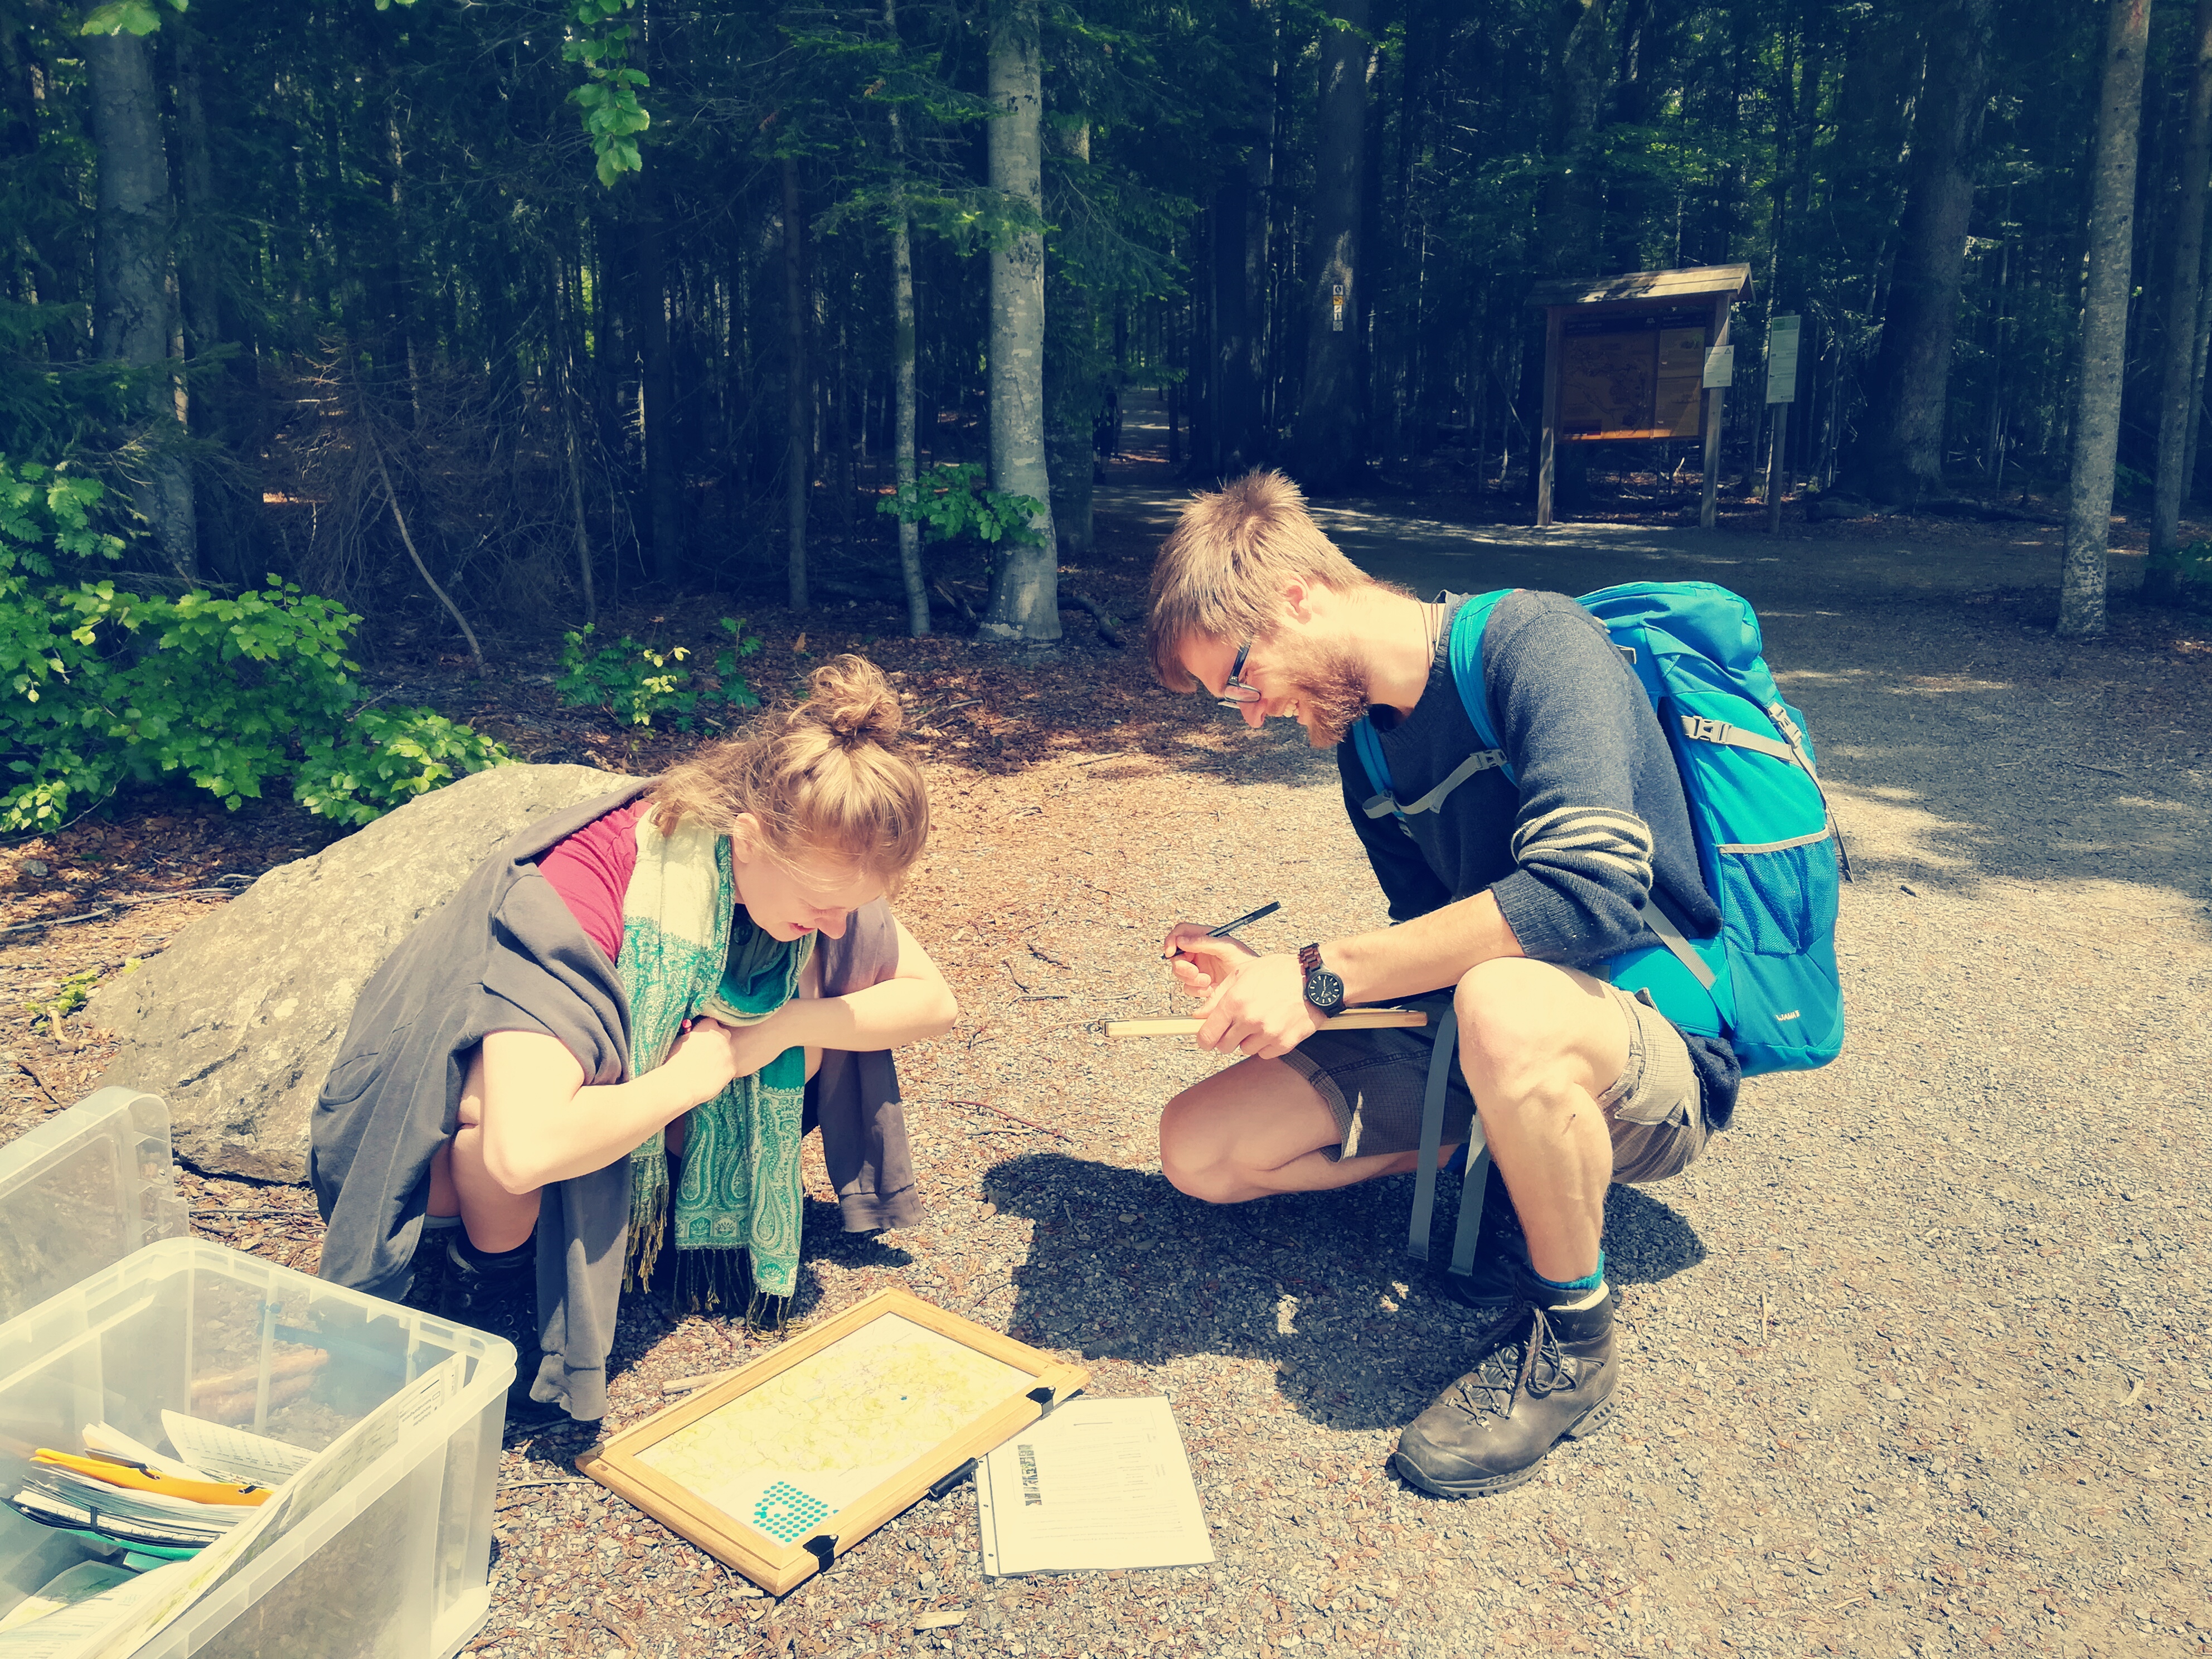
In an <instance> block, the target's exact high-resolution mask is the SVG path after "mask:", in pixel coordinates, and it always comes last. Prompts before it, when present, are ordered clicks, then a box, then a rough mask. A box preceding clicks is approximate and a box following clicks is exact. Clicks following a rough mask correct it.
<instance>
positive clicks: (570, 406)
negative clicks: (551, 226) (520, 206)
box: [551, 253, 599, 627]
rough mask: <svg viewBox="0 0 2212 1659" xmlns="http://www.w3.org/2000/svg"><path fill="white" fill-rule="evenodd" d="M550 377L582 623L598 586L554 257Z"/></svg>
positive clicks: (593, 608) (570, 325)
mask: <svg viewBox="0 0 2212 1659" xmlns="http://www.w3.org/2000/svg"><path fill="white" fill-rule="evenodd" d="M552 274H553V291H552V296H551V298H552V305H553V378H554V380H555V381H556V384H557V391H558V395H559V397H560V399H561V428H562V446H561V447H562V459H563V460H564V461H565V462H566V463H567V465H568V507H569V512H570V515H571V517H572V519H573V520H574V531H575V538H576V579H577V580H578V581H579V582H580V584H581V585H582V586H583V590H584V623H585V625H586V627H589V626H592V625H593V624H595V623H598V621H599V587H598V584H597V583H596V582H595V581H594V580H592V532H591V528H590V526H588V525H587V524H586V521H585V518H584V471H583V461H582V457H581V456H580V454H579V453H578V451H579V449H580V444H579V443H578V441H577V436H576V426H577V402H578V400H577V396H576V331H575V329H574V320H575V319H574V316H573V314H572V313H570V311H569V308H568V272H567V271H566V270H563V269H562V264H561V256H560V255H559V254H557V253H556V254H555V255H554V256H553V271H552Z"/></svg>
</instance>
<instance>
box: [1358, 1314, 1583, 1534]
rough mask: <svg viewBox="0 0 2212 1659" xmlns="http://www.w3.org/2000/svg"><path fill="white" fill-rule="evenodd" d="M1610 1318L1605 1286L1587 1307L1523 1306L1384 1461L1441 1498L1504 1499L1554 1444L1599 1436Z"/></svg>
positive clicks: (1400, 1438) (1493, 1336) (1407, 1427)
mask: <svg viewBox="0 0 2212 1659" xmlns="http://www.w3.org/2000/svg"><path fill="white" fill-rule="evenodd" d="M1619 1375H1620V1373H1619V1369H1618V1367H1616V1366H1615V1364H1614V1363H1613V1290H1612V1287H1611V1286H1609V1285H1608V1286H1607V1289H1606V1292H1605V1294H1604V1296H1603V1297H1600V1298H1599V1299H1598V1301H1597V1302H1596V1303H1595V1304H1593V1305H1592V1306H1590V1307H1588V1308H1582V1309H1577V1310H1572V1311H1569V1310H1565V1309H1559V1308H1546V1307H1542V1306H1541V1305H1529V1306H1526V1307H1524V1309H1523V1310H1522V1314H1521V1316H1518V1317H1516V1318H1514V1319H1512V1320H1510V1321H1508V1322H1506V1323H1505V1324H1504V1326H1503V1327H1501V1328H1499V1329H1498V1331H1497V1332H1496V1333H1495V1334H1493V1335H1492V1337H1491V1338H1490V1340H1489V1346H1488V1348H1487V1349H1486V1351H1485V1352H1484V1353H1483V1355H1482V1357H1481V1358H1480V1359H1479V1360H1478V1361H1477V1362H1476V1364H1475V1367H1474V1370H1471V1371H1469V1372H1468V1374H1467V1375H1466V1376H1462V1378H1460V1380H1459V1381H1458V1382H1456V1383H1453V1384H1452V1385H1451V1387H1449V1389H1445V1390H1444V1391H1443V1394H1441V1395H1438V1396H1437V1400H1436V1402H1435V1403H1434V1404H1433V1405H1431V1407H1429V1408H1428V1410H1426V1411H1425V1412H1423V1413H1421V1414H1420V1415H1419V1417H1417V1418H1415V1419H1413V1421H1412V1422H1411V1423H1410V1424H1408V1425H1407V1426H1406V1431H1405V1432H1404V1433H1402V1434H1401V1435H1400V1436H1399V1437H1398V1449H1397V1451H1396V1452H1395V1453H1394V1454H1393V1455H1392V1457H1391V1460H1390V1461H1391V1462H1394V1463H1395V1464H1396V1465H1397V1466H1398V1472H1399V1473H1400V1474H1402V1475H1404V1476H1405V1477H1406V1479H1407V1480H1410V1481H1412V1482H1413V1484H1414V1485H1415V1486H1419V1488H1420V1489H1421V1490H1422V1491H1424V1492H1434V1493H1436V1494H1437V1496H1438V1497H1441V1498H1473V1497H1477V1496H1480V1495H1481V1494H1484V1493H1486V1492H1505V1491H1507V1490H1509V1489H1510V1488H1512V1487H1514V1486H1519V1485H1520V1484H1521V1483H1522V1481H1524V1480H1528V1478H1529V1477H1530V1476H1532V1475H1533V1474H1535V1473H1536V1466H1537V1465H1538V1464H1539V1463H1541V1462H1543V1461H1544V1455H1545V1454H1546V1453H1547V1452H1548V1451H1550V1450H1551V1449H1552V1448H1553V1446H1556V1445H1557V1444H1559V1442H1560V1441H1562V1440H1579V1439H1582V1438H1583V1437H1586V1436H1588V1435H1592V1434H1595V1433H1596V1432H1597V1431H1598V1430H1600V1429H1601V1428H1603V1427H1604V1426H1605V1425H1606V1423H1607V1420H1608V1419H1611V1417H1612V1416H1613V1385H1614V1383H1616V1382H1617V1381H1618V1380H1619Z"/></svg>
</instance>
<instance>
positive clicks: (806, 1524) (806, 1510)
mask: <svg viewBox="0 0 2212 1659" xmlns="http://www.w3.org/2000/svg"><path fill="white" fill-rule="evenodd" d="M828 1516H829V1505H828V1504H825V1503H823V1501H822V1500H821V1499H820V1498H815V1497H811V1496H810V1495H809V1494H808V1493H805V1492H801V1491H799V1488H798V1487H796V1486H793V1485H791V1484H790V1482H788V1481H785V1480H779V1481H777V1482H776V1483H775V1485H774V1486H770V1487H769V1489H768V1490H767V1491H766V1492H763V1493H762V1494H761V1498H760V1502H759V1503H757V1504H754V1505H753V1524H754V1525H755V1526H757V1527H758V1528H760V1529H761V1530H762V1531H763V1532H764V1533H766V1534H768V1535H769V1537H771V1538H773V1539H775V1541H777V1542H778V1543H780V1544H795V1543H797V1542H798V1541H799V1539H800V1538H802V1537H804V1536H805V1534H807V1533H809V1532H811V1531H812V1530H813V1529H814V1526H815V1524H816V1522H820V1521H823V1520H825V1519H827V1518H828Z"/></svg>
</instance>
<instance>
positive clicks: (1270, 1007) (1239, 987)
mask: <svg viewBox="0 0 2212 1659" xmlns="http://www.w3.org/2000/svg"><path fill="white" fill-rule="evenodd" d="M1172 937H1173V935H1170V938H1172ZM1180 948H1181V950H1182V954H1183V956H1185V957H1195V958H1197V965H1196V966H1195V967H1194V968H1191V969H1188V973H1189V980H1190V981H1196V980H1198V979H1200V978H1201V977H1202V978H1203V980H1204V981H1205V983H1206V985H1208V986H1211V987H1212V993H1213V994H1212V995H1211V996H1210V997H1208V998H1207V999H1206V1002H1205V1003H1204V1004H1203V1005H1202V1006H1200V1009H1199V1011H1198V1015H1199V1018H1200V1019H1201V1020H1203V1021H1205V1024H1202V1025H1200V1027H1199V1030H1198V1046H1199V1047H1200V1048H1211V1049H1212V1050H1213V1051H1214V1052H1215V1053H1217V1054H1247V1055H1250V1056H1253V1057H1255V1058H1257V1059H1261V1060H1273V1059H1275V1058H1276V1057H1277V1056H1279V1055H1281V1054H1288V1053H1290V1051H1291V1049H1293V1048H1297V1046H1298V1044H1300V1043H1301V1042H1304V1041H1305V1040H1306V1039H1307V1038H1308V1037H1310V1036H1312V1035H1313V1034H1314V1033H1315V1032H1316V1030H1320V1028H1321V1021H1320V1018H1319V1017H1318V1015H1317V1014H1316V1011H1315V1008H1314V1006H1313V1005H1312V1004H1311V1003H1310V1002H1308V1001H1307V1000H1306V976H1305V972H1304V969H1301V968H1300V967H1299V966H1298V959H1297V957H1286V956H1274V957H1263V956H1259V955H1256V954H1255V952H1253V951H1251V950H1249V948H1247V947H1246V946H1244V945H1239V944H1238V943H1237V941H1236V940H1235V939H1206V938H1204V937H1200V938H1197V939H1184V940H1182V945H1181V947H1180ZM1185 974H1186V966H1185V963H1182V962H1181V961H1178V962H1177V963H1176V978H1178V979H1183V978H1184V977H1185ZM1186 982H1189V981H1186ZM1191 988H1193V989H1194V990H1195V989H1198V988H1200V987H1199V986H1198V985H1197V984H1192V986H1191Z"/></svg>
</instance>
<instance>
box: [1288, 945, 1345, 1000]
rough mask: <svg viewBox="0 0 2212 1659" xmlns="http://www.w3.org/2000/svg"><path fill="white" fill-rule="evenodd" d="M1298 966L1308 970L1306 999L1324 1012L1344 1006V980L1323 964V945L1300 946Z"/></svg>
mask: <svg viewBox="0 0 2212 1659" xmlns="http://www.w3.org/2000/svg"><path fill="white" fill-rule="evenodd" d="M1298 966H1299V967H1301V968H1303V969H1305V972H1306V1000H1307V1001H1308V1002H1310V1003H1311V1004H1313V1006H1315V1007H1316V1008H1318V1009H1320V1010H1321V1011H1322V1013H1324V1014H1333V1013H1334V1012H1336V1011H1337V1010H1338V1009H1340V1008H1341V1007H1343V1006H1344V981H1343V979H1342V978H1341V977H1340V975H1335V974H1333V973H1331V972H1329V970H1328V969H1326V968H1324V967H1322V965H1321V946H1320V945H1300V946H1299V947H1298Z"/></svg>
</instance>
